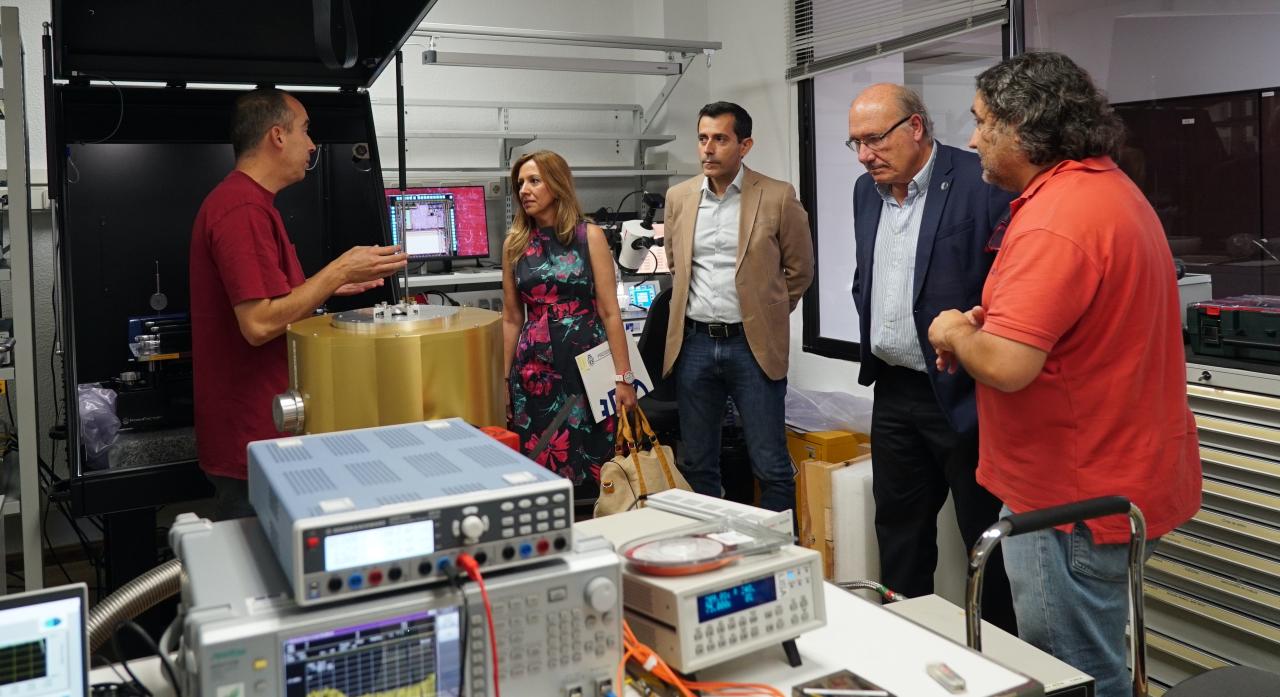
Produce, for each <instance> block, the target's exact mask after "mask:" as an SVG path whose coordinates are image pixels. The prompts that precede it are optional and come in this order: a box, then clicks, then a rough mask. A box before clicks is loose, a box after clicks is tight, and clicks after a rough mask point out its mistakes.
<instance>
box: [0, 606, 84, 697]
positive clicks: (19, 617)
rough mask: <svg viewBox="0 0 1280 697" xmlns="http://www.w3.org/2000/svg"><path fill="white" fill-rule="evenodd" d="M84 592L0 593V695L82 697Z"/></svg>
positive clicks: (6, 696) (4, 696)
mask: <svg viewBox="0 0 1280 697" xmlns="http://www.w3.org/2000/svg"><path fill="white" fill-rule="evenodd" d="M88 604H89V590H88V587H86V586H85V584H83V583H76V584H72V585H68V586H59V587H57V588H47V589H44V590H38V591H30V592H27V593H19V594H17V595H0V697H8V696H9V695H22V697H87V695H88V694H89V654H88V642H87V641H86V638H87V633H86V626H87V625H86V620H87V617H88V615H87V613H88Z"/></svg>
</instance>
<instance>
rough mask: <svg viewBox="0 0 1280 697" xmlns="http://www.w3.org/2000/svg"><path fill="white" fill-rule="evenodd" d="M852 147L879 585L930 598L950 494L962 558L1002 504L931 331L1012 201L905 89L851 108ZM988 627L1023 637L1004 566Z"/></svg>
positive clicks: (886, 88)
mask: <svg viewBox="0 0 1280 697" xmlns="http://www.w3.org/2000/svg"><path fill="white" fill-rule="evenodd" d="M846 145H847V146H848V147H849V149H851V150H853V151H854V152H855V153H856V154H857V156H858V161H859V162H861V163H862V164H863V166H865V167H866V168H867V172H866V174H864V175H862V176H861V177H859V178H858V181H857V182H856V184H855V185H854V191H853V212H854V237H855V239H856V242H857V252H856V254H857V267H856V269H855V271H854V276H853V299H854V303H855V304H856V305H857V308H858V315H859V318H858V319H859V330H860V336H861V342H860V358H859V360H860V362H861V371H860V373H859V375H858V382H860V383H861V384H863V385H871V384H874V385H875V400H874V405H873V407H872V417H871V446H872V451H873V454H872V493H873V495H874V497H875V503H876V539H877V541H878V543H879V546H880V580H881V582H882V583H884V584H885V585H886V586H888V587H889V588H892V589H893V590H895V591H897V592H900V593H903V594H905V595H907V596H909V597H914V596H920V595H927V594H929V593H932V592H933V574H934V570H935V568H936V566H937V562H938V549H937V518H938V512H939V511H940V510H941V509H942V506H943V504H944V503H945V502H946V499H947V494H948V492H950V493H951V496H952V498H953V501H954V504H955V511H956V522H957V523H958V524H959V528H960V536H961V538H962V539H963V540H964V543H965V545H966V547H969V548H971V547H972V546H973V544H974V543H975V542H976V541H977V539H978V537H979V535H981V534H982V531H983V530H985V529H986V528H987V527H988V526H990V525H991V524H992V523H994V522H995V521H996V519H997V517H998V516H999V513H1000V505H1001V504H1000V501H999V500H998V499H996V498H995V497H994V496H992V495H991V494H990V493H989V492H988V491H987V490H986V489H983V488H982V487H981V486H980V485H979V484H978V483H977V481H975V479H974V471H975V470H976V469H977V464H978V423H977V421H978V418H977V408H976V405H975V401H974V383H973V380H972V379H971V378H970V377H969V376H968V375H965V374H964V373H963V372H962V371H960V372H956V373H955V374H947V373H939V372H938V370H937V367H936V365H935V358H936V356H935V354H934V352H933V348H932V347H931V346H930V344H929V341H928V335H929V323H930V322H931V321H933V318H934V317H937V316H938V313H939V312H941V311H943V310H946V309H951V308H957V309H961V310H964V309H968V308H970V307H973V306H974V305H977V304H979V301H980V300H981V297H982V286H983V283H984V282H985V280H986V277H987V271H988V270H989V269H990V268H991V263H992V260H993V259H994V257H995V254H994V252H993V251H992V250H991V248H990V247H989V246H988V244H987V243H988V241H989V239H990V236H991V233H992V231H993V229H994V228H995V227H996V225H997V223H998V222H999V221H1000V218H1001V217H1002V216H1003V215H1004V213H1005V212H1006V211H1007V210H1008V207H1009V201H1010V200H1011V199H1012V196H1011V195H1009V194H1007V193H1005V192H1003V191H1001V190H999V189H997V188H995V187H993V186H991V185H989V184H986V183H985V182H983V181H982V168H981V166H980V165H979V163H978V158H977V156H975V155H974V154H973V153H970V152H965V151H963V150H958V149H956V148H952V147H949V146H946V145H943V144H941V143H939V142H937V141H935V140H934V139H933V124H932V121H931V120H930V118H929V114H928V111H927V110H926V109H925V106H924V102H923V101H922V100H921V98H920V96H919V95H917V94H916V93H915V92H913V91H911V90H909V89H907V88H905V87H902V86H900V85H892V84H879V85H872V86H871V87H869V88H867V89H866V90H865V91H863V92H862V93H861V94H859V95H858V97H857V98H856V99H854V101H853V104H852V106H851V107H850V109H849V140H848V141H846ZM987 569H988V570H987V574H988V575H987V579H986V583H985V588H984V594H983V596H984V597H983V617H984V619H987V620H989V621H991V622H992V623H994V624H996V625H998V626H1000V627H1001V628H1003V629H1006V630H1008V631H1010V632H1016V631H1017V625H1016V623H1015V620H1014V617H1013V606H1012V602H1011V600H1010V595H1009V584H1008V580H1007V578H1006V577H1005V575H1004V568H1003V566H1002V565H1001V563H1000V559H999V558H993V559H992V560H991V562H990V564H988V567H987Z"/></svg>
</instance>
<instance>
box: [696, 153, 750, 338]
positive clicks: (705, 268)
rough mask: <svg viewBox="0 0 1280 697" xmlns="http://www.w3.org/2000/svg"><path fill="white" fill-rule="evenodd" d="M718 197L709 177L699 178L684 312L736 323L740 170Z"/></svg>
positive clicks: (738, 317)
mask: <svg viewBox="0 0 1280 697" xmlns="http://www.w3.org/2000/svg"><path fill="white" fill-rule="evenodd" d="M744 169H745V168H744V167H742V166H739V167H738V174H737V176H735V177H734V178H733V182H732V183H730V184H729V186H728V187H726V188H725V190H724V195H723V196H720V197H717V196H716V195H715V194H714V193H712V192H711V186H710V180H708V179H706V178H705V177H704V178H703V180H702V199H701V200H700V201H699V203H698V217H697V219H696V220H695V221H694V226H693V256H692V258H691V259H690V261H691V262H692V269H693V272H692V274H691V275H690V277H689V304H688V305H687V306H686V307H685V316H686V317H688V318H690V319H694V320H697V321H699V322H723V323H726V324H737V323H738V322H741V321H742V307H741V306H740V305H738V286H737V284H736V283H735V282H734V278H735V276H737V265H738V225H739V222H738V221H739V218H740V217H741V215H742V172H743V170H744Z"/></svg>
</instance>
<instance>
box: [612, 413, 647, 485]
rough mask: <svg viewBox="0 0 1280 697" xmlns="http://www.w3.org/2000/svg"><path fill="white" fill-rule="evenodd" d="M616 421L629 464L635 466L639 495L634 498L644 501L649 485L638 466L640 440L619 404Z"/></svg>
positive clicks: (641, 468)
mask: <svg viewBox="0 0 1280 697" xmlns="http://www.w3.org/2000/svg"><path fill="white" fill-rule="evenodd" d="M618 420H619V421H621V426H619V433H621V434H622V439H623V442H624V443H625V444H626V446H627V448H628V449H629V450H630V451H631V464H633V465H635V469H636V479H637V480H638V481H637V483H638V484H640V493H639V494H638V495H637V496H636V501H644V500H645V499H647V498H649V485H648V484H647V483H646V482H645V481H644V468H643V467H641V466H640V439H638V438H636V436H635V433H634V432H633V431H632V429H631V419H630V415H629V414H628V413H627V408H626V407H625V406H623V405H621V404H619V405H618Z"/></svg>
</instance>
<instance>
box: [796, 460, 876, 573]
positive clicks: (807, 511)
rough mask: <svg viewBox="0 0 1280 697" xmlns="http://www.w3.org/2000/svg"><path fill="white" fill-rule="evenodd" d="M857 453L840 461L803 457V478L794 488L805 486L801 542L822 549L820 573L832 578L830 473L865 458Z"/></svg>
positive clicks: (833, 557) (801, 513) (833, 562)
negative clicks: (806, 458)
mask: <svg viewBox="0 0 1280 697" xmlns="http://www.w3.org/2000/svg"><path fill="white" fill-rule="evenodd" d="M869 457H870V455H860V456H858V457H854V458H852V459H849V460H844V461H841V462H826V461H823V460H805V461H804V463H803V464H802V465H801V473H802V480H803V481H802V482H801V483H800V484H797V486H796V489H797V491H799V490H800V489H801V488H803V490H804V506H803V507H802V508H800V509H799V518H800V544H801V545H803V546H805V547H808V548H810V549H816V550H818V551H819V552H821V553H822V566H823V573H824V575H825V577H826V578H831V577H832V574H834V573H835V554H834V547H833V545H832V540H833V535H832V533H833V527H832V524H831V474H832V473H833V472H835V471H836V470H839V469H842V468H844V467H848V466H849V465H851V464H854V463H856V462H862V461H864V460H866V459H868V458H869Z"/></svg>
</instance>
